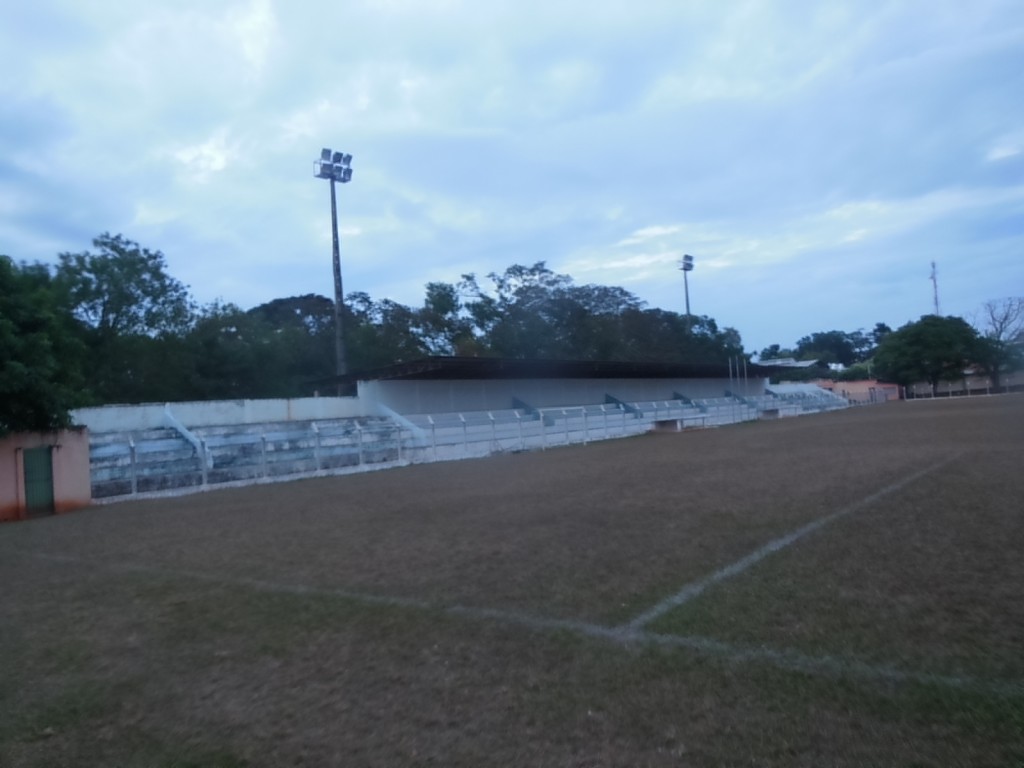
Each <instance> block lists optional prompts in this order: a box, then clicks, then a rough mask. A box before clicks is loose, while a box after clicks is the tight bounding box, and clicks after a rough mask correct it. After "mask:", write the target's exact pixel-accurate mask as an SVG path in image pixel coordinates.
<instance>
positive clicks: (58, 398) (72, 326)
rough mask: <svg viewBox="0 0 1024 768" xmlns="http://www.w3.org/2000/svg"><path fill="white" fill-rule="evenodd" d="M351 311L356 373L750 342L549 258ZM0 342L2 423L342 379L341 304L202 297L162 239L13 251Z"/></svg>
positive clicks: (27, 424)
mask: <svg viewBox="0 0 1024 768" xmlns="http://www.w3.org/2000/svg"><path fill="white" fill-rule="evenodd" d="M343 317H344V326H345V329H346V346H347V358H348V360H347V362H348V368H349V370H350V371H363V370H368V369H373V368H378V367H383V366H386V365H390V364H393V363H398V362H406V361H410V360H414V359H418V358H421V357H425V356H428V355H477V356H493V357H508V358H521V359H526V358H534V359H538V358H539V359H544V358H547V359H575V360H624V361H662V362H706V361H722V362H724V361H725V360H726V359H727V358H729V357H735V356H739V355H742V354H743V345H742V341H741V339H740V335H739V333H738V332H737V331H736V330H735V329H733V328H719V327H718V324H717V323H716V322H715V320H714V319H713V318H711V317H707V316H700V317H696V316H694V317H686V316H683V315H679V314H677V313H674V312H667V311H664V310H661V309H651V308H648V307H646V306H645V304H644V302H643V301H641V300H640V299H638V298H637V297H636V296H634V295H633V294H632V293H630V292H629V291H626V290H624V289H622V288H618V287H611V286H603V285H577V284H576V283H575V282H574V281H573V280H572V278H571V277H569V276H568V275H562V274H556V273H555V272H553V271H552V270H550V269H548V267H547V266H546V265H545V263H544V262H537V263H535V264H532V265H528V266H524V265H519V264H516V265H513V266H510V267H509V268H507V269H506V270H505V271H504V272H501V273H490V274H488V275H486V276H485V277H484V278H479V277H477V276H476V275H475V274H466V275H463V276H462V277H461V279H460V280H459V281H458V282H457V283H445V282H431V283H428V284H427V285H426V289H425V295H424V298H423V303H422V304H421V305H420V306H406V305H404V304H401V303H399V302H396V301H393V300H391V299H374V298H372V297H371V296H369V295H368V294H366V293H363V292H356V293H350V294H348V295H347V296H346V300H345V302H344V307H343ZM0 352H2V360H3V365H2V368H0V401H2V403H3V405H2V407H0V432H3V431H10V430H14V429H46V428H51V427H59V426H62V425H64V424H66V423H67V410H68V409H69V408H74V407H78V406H83V405H93V404H104V403H137V402H164V401H181V400H210V399H230V398H243V397H252V398H255V397H295V396H303V395H311V394H313V393H314V391H315V390H317V389H320V390H321V391H323V392H333V391H334V390H333V386H332V385H331V383H330V381H331V379H332V377H333V374H334V370H335V360H334V304H333V301H332V300H331V299H329V298H327V297H324V296H320V295H316V294H307V295H303V296H291V297H286V298H279V299H274V300H273V301H269V302H266V303H264V304H260V305H259V306H256V307H253V308H251V309H242V308H241V307H239V306H237V305H235V304H231V303H226V302H222V301H217V302H214V303H212V304H208V305H204V306H200V305H198V304H197V302H196V301H195V300H194V299H193V297H192V296H191V295H190V293H189V290H188V288H187V287H186V286H185V285H184V284H183V283H181V282H180V281H179V280H177V279H176V278H174V277H173V276H172V275H171V274H170V273H169V271H168V267H167V262H166V258H165V257H164V255H163V254H162V253H161V252H160V251H153V250H150V249H148V248H145V247H143V246H141V245H139V244H138V243H136V242H133V241H131V240H129V239H127V238H125V237H123V236H121V235H111V234H108V233H104V234H102V235H100V236H99V237H97V238H96V239H95V240H94V241H93V249H92V250H87V251H83V252H80V253H62V254H59V256H58V262H57V264H56V265H54V266H49V265H46V264H40V263H32V264H29V263H19V262H15V261H14V260H13V259H11V258H10V257H7V256H0Z"/></svg>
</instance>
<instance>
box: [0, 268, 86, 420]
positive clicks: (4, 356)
mask: <svg viewBox="0 0 1024 768" xmlns="http://www.w3.org/2000/svg"><path fill="white" fill-rule="evenodd" d="M82 351H83V350H82V347H81V345H80V344H79V342H78V340H77V338H76V336H75V329H74V321H73V320H72V318H71V317H70V316H69V315H67V314H63V313H61V311H60V308H59V306H58V304H57V300H56V296H55V292H54V288H53V284H52V280H51V278H50V273H49V270H47V268H46V267H45V266H43V265H41V264H36V265H26V264H21V265H20V266H19V265H18V264H15V263H14V261H13V260H12V259H10V258H9V257H7V256H0V435H4V434H7V433H8V432H20V431H32V432H35V431H48V430H52V429H60V428H62V427H66V426H68V425H70V423H71V416H70V413H69V411H70V409H71V408H73V407H75V406H76V405H78V404H79V403H80V402H81V384H82V378H81V362H82V360H81V355H82Z"/></svg>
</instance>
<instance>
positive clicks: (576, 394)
mask: <svg viewBox="0 0 1024 768" xmlns="http://www.w3.org/2000/svg"><path fill="white" fill-rule="evenodd" d="M766 384H767V381H766V380H765V379H754V378H751V379H749V380H747V381H742V380H741V381H736V380H734V381H732V382H730V381H729V379H501V380H489V379H481V380H459V381H397V380H396V381H361V382H359V397H360V399H361V400H364V401H366V403H367V405H368V406H369V405H370V404H373V403H380V404H382V405H385V406H387V407H388V408H391V409H392V410H394V411H396V412H398V413H406V414H412V413H455V412H461V411H488V410H505V409H508V408H511V407H512V400H513V398H516V399H518V400H521V401H523V402H525V403H526V404H527V405H529V406H531V407H533V408H554V407H564V406H570V405H588V404H591V403H603V402H604V401H605V395H612V396H613V397H616V398H618V399H619V400H622V401H625V402H643V401H652V400H671V399H672V398H673V397H674V393H676V392H679V393H681V394H683V395H685V396H687V397H689V398H691V399H705V398H713V397H723V396H724V395H725V392H726V390H729V391H732V392H735V393H736V394H738V395H744V396H750V397H756V396H758V395H762V394H764V390H765V386H766Z"/></svg>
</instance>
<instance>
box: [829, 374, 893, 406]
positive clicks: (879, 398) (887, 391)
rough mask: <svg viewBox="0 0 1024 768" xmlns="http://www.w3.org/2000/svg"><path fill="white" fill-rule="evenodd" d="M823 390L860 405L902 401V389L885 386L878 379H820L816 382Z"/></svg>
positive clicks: (890, 385) (889, 385)
mask: <svg viewBox="0 0 1024 768" xmlns="http://www.w3.org/2000/svg"><path fill="white" fill-rule="evenodd" d="M814 383H815V384H817V385H818V386H819V387H821V388H822V389H827V390H829V391H831V392H834V393H835V394H837V395H839V396H840V397H845V398H846V399H847V400H853V401H855V402H858V403H882V402H888V401H890V400H899V399H900V388H899V386H898V385H896V384H883V383H882V382H880V381H878V380H876V379H864V380H862V381H832V380H831V379H819V380H818V381H816V382H814Z"/></svg>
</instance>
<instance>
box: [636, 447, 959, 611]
mask: <svg viewBox="0 0 1024 768" xmlns="http://www.w3.org/2000/svg"><path fill="white" fill-rule="evenodd" d="M956 458H958V456H952V457H949V458H947V459H943V460H942V461H940V462H938V463H936V464H932V465H931V466H930V467H925V468H924V469H921V470H918V471H917V472H914V473H913V474H911V475H908V476H907V477H905V478H903V479H902V480H897V481H896V482H895V483H891V484H890V485H887V486H885V487H884V488H880V489H879V490H877V491H875V492H874V493H870V494H868V495H867V496H865V497H864V498H862V499H860V500H858V501H855V502H853V503H852V504H847V505H846V506H845V507H842V508H841V509H839V510H837V511H835V512H833V513H832V514H829V515H825V516H824V517H819V518H818V519H817V520H814V521H812V522H810V523H807V524H806V525H803V526H801V527H800V528H797V529H796V530H795V531H792V532H790V533H787V534H786V535H785V536H781V537H779V538H777V539H774V540H772V541H769V542H768V543H767V544H765V545H764V546H763V547H761V548H760V549H756V550H754V551H753V552H751V553H750V554H749V555H747V556H746V557H744V558H741V559H740V560H737V561H736V562H735V563H732V564H730V565H727V566H725V567H724V568H719V569H718V570H717V571H715V572H713V573H711V574H710V575H708V576H705V577H704V578H703V579H700V580H699V581H694V582H691V583H690V584H687V585H686V586H685V587H683V588H682V589H681V590H679V591H678V592H676V593H675V594H674V595H671V596H669V597H667V598H665V599H664V600H662V601H661V602H659V603H657V604H655V605H654V606H652V607H651V608H649V609H647V610H646V611H644V612H643V613H641V614H640V615H639V616H637V617H636V618H634V619H632V620H630V621H629V622H627V623H626V624H624V625H623V628H624V629H629V630H639V629H641V628H642V627H644V626H645V625H646V624H649V623H650V622H652V621H654V620H655V619H657V618H659V617H660V616H663V615H664V614H666V613H668V612H669V611H671V610H672V609H673V608H678V607H679V606H681V605H683V604H684V603H688V602H689V601H690V600H693V599H694V598H695V597H698V596H699V595H701V594H702V593H703V592H704V591H705V590H707V589H708V587H711V586H714V585H715V584H718V583H719V582H721V581H725V580H726V579H730V578H732V577H733V576H736V575H738V574H740V573H743V572H744V571H745V570H747V569H748V568H750V567H752V566H754V565H757V564H758V563H759V562H761V561H762V560H764V559H765V558H766V557H768V555H771V554H773V553H775V552H778V551H779V550H780V549H784V548H785V547H788V546H789V545H790V544H792V543H794V542H796V541H799V540H800V539H802V538H803V537H804V536H806V535H807V534H809V533H814V532H815V531H816V530H818V529H819V528H823V527H824V526H826V525H828V524H829V523H832V522H834V521H836V520H838V519H839V518H841V517H845V516H846V515H849V514H850V513H851V512H856V511H857V510H859V509H863V508H864V507H866V506H869V505H871V504H873V503H875V502H876V501H878V500H879V499H881V498H883V497H884V496H888V495H889V494H891V493H895V492H896V491H899V490H901V489H902V488H905V487H906V486H908V485H910V484H911V483H912V482H914V481H915V480H919V479H920V478H922V477H924V476H925V475H927V474H930V473H931V472H934V471H935V470H937V469H941V468H942V467H944V466H946V465H947V464H949V463H951V462H952V461H954V460H955V459H956Z"/></svg>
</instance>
